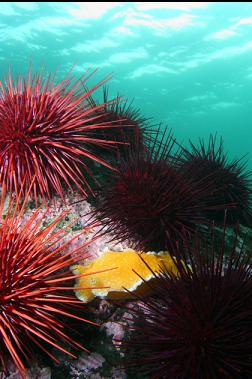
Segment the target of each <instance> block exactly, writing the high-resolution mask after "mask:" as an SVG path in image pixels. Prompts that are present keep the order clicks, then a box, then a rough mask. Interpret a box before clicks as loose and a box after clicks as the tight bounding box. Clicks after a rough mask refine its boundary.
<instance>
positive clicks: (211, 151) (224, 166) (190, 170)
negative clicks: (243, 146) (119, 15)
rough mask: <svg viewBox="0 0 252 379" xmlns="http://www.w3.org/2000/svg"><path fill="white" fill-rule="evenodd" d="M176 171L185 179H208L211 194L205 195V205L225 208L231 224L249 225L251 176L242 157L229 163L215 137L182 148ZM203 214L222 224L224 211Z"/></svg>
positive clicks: (251, 195)
mask: <svg viewBox="0 0 252 379" xmlns="http://www.w3.org/2000/svg"><path fill="white" fill-rule="evenodd" d="M179 166H180V169H181V170H182V172H183V176H184V177H185V178H191V177H193V178H195V179H197V180H200V179H204V178H206V179H208V180H211V181H212V184H213V186H212V188H209V189H210V190H211V191H209V192H208V193H207V192H206V202H207V203H208V204H211V205H215V204H217V203H222V204H223V205H225V206H226V207H227V208H229V210H228V213H227V218H226V222H227V223H228V224H230V225H235V224H236V223H237V222H238V221H239V222H240V223H242V224H245V225H250V224H251V220H252V190H251V183H252V176H251V172H249V171H248V170H247V167H246V162H245V161H244V159H243V158H240V159H233V160H229V158H228V155H227V154H226V153H225V151H224V146H223V140H222V138H220V141H219V143H218V142H217V136H216V135H214V136H213V135H210V138H209V140H208V143H205V142H204V141H203V140H200V141H199V145H198V146H197V145H195V144H193V143H192V142H191V143H190V148H189V149H185V148H183V153H182V154H181V156H180V164H179ZM205 215H206V216H207V217H208V218H210V219H213V220H214V221H215V222H217V223H220V224H222V223H223V220H224V208H223V209H218V210H216V209H214V208H213V209H212V210H207V211H206V212H205Z"/></svg>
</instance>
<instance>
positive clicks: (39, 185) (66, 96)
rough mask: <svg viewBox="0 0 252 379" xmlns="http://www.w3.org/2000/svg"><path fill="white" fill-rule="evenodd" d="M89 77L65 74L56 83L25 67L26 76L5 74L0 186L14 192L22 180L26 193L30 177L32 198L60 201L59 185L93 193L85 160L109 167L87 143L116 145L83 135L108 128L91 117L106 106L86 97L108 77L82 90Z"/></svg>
mask: <svg viewBox="0 0 252 379" xmlns="http://www.w3.org/2000/svg"><path fill="white" fill-rule="evenodd" d="M92 75H93V73H91V74H90V73H87V74H86V76H84V77H82V78H80V79H79V80H77V81H75V82H73V79H72V78H70V77H69V76H67V77H66V78H65V79H64V80H63V81H62V82H60V83H59V84H56V83H55V79H54V77H51V76H50V75H49V76H48V77H47V79H43V78H42V72H41V73H39V74H36V75H35V76H33V75H32V71H31V70H30V71H29V76H28V80H26V79H24V78H21V77H19V78H18V79H17V82H16V84H15V82H14V80H13V78H12V76H11V74H9V76H8V78H7V80H6V82H5V83H4V82H0V185H6V187H7V189H8V190H9V191H10V192H11V193H13V192H15V193H16V194H18V193H19V191H20V188H21V185H22V183H23V182H24V178H26V179H25V192H26V191H27V189H28V188H29V186H30V183H31V181H32V179H33V177H34V176H35V181H34V184H33V188H32V191H31V195H32V196H33V197H34V198H35V200H36V201H37V200H38V197H39V196H41V197H42V199H43V200H44V201H46V200H48V199H51V198H52V197H53V196H54V195H59V196H61V198H62V199H64V187H67V188H70V189H72V185H75V186H76V187H77V188H78V190H79V191H80V192H81V193H82V194H83V195H86V194H87V193H90V192H91V193H92V189H91V186H90V183H89V181H90V178H92V179H94V176H93V174H92V170H91V169H90V164H89V163H90V161H92V162H97V163H99V164H101V165H104V166H107V167H109V168H111V169H112V167H111V165H110V164H108V163H107V162H106V161H105V160H104V159H102V158H101V157H99V155H97V154H96V153H94V152H93V149H91V147H94V146H97V147H99V146H110V147H111V146H114V145H116V143H115V141H110V140H106V139H102V138H92V137H91V136H90V135H88V133H87V132H90V130H98V129H105V128H107V127H108V126H109V127H111V126H112V125H111V123H106V122H102V121H100V120H99V116H97V115H96V116H95V115H94V111H95V110H97V111H98V110H99V109H101V108H104V106H105V105H104V104H101V105H99V106H97V107H96V108H95V109H93V108H91V107H90V106H89V104H88V101H87V98H88V97H89V96H90V94H92V93H93V92H94V91H96V90H97V88H98V87H100V86H101V85H102V84H104V82H106V81H107V79H105V80H103V81H102V82H100V83H98V84H97V85H95V86H94V87H93V88H92V89H90V90H89V91H88V92H84V93H83V92H82V85H83V83H86V81H87V80H88V79H89V78H90V77H91V76H92ZM116 101H118V99H114V100H112V103H113V102H116ZM87 177H88V178H89V179H88V178H87Z"/></svg>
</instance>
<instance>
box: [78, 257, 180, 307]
mask: <svg viewBox="0 0 252 379" xmlns="http://www.w3.org/2000/svg"><path fill="white" fill-rule="evenodd" d="M72 270H73V272H74V274H76V275H77V276H78V279H77V283H76V287H75V293H76V296H77V297H78V298H79V299H80V300H82V301H84V302H89V301H91V300H93V299H94V298H95V297H98V298H102V299H104V298H106V299H132V298H134V297H135V295H137V296H147V295H149V294H150V293H149V292H150V290H151V287H150V286H149V285H148V282H149V281H150V280H155V278H156V277H157V275H158V274H159V273H161V272H163V271H164V270H165V271H168V272H170V273H174V274H175V275H176V274H177V271H178V270H177V267H176V264H175V263H174V259H173V258H172V257H171V256H170V254H169V253H168V252H160V253H154V252H147V253H143V252H137V251H134V250H127V251H123V252H119V251H107V252H106V253H104V254H103V255H102V256H100V257H99V258H97V259H95V260H93V261H92V262H89V263H88V264H86V265H83V266H81V265H75V266H73V267H72Z"/></svg>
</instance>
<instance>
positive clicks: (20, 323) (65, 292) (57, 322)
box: [0, 192, 95, 378]
mask: <svg viewBox="0 0 252 379" xmlns="http://www.w3.org/2000/svg"><path fill="white" fill-rule="evenodd" d="M28 195H29V192H28V193H27V194H26V196H25V200H24V203H23V205H22V207H21V209H20V205H18V204H19V203H17V204H16V205H15V204H14V203H13V201H11V203H9V204H8V202H7V204H8V207H7V210H5V213H3V209H4V208H5V207H4V196H2V201H1V207H0V208H1V211H0V220H1V226H0V257H1V258H0V366H1V365H3V367H5V366H6V362H7V361H8V359H9V358H11V359H12V360H13V362H14V364H15V365H16V366H17V368H18V370H19V372H20V374H21V376H22V378H27V376H26V370H25V368H26V365H27V364H29V363H30V361H31V359H32V356H33V352H34V348H35V347H36V349H37V350H38V351H40V352H45V353H47V354H48V355H49V356H50V357H51V358H53V359H54V360H55V361H56V362H58V358H57V356H56V355H55V352H53V349H54V350H61V351H62V352H64V353H66V354H68V355H70V356H72V357H76V356H75V353H74V351H76V350H78V349H84V347H83V346H82V345H81V343H79V342H78V341H77V340H75V338H74V337H73V330H72V329H73V328H68V326H67V323H66V321H67V320H68V319H75V321H76V320H80V321H83V322H87V323H90V324H95V323H93V322H91V321H88V320H86V318H85V317H83V316H84V314H83V303H82V304H81V302H80V301H79V300H77V299H76V297H75V296H74V293H73V290H74V279H75V278H76V275H73V274H72V272H71V270H70V269H69V266H70V265H72V264H74V263H76V262H77V259H78V257H80V256H81V258H83V257H85V253H86V249H87V247H85V246H79V247H77V248H75V249H71V246H70V243H71V242H72V241H73V240H75V239H76V238H77V237H78V235H77V236H75V237H71V238H69V239H68V241H67V242H65V241H64V239H63V238H64V236H65V235H66V228H67V227H68V226H69V225H68V226H67V227H64V228H59V229H56V228H57V225H58V224H59V223H60V222H61V220H62V219H63V218H64V217H65V216H66V214H65V213H63V214H61V215H60V216H58V217H57V218H56V219H55V220H54V221H53V222H51V224H50V225H48V226H46V227H45V228H43V227H42V226H43V222H44V221H45V219H46V215H47V212H48V211H47V210H45V211H41V209H37V210H36V211H35V212H34V213H33V214H31V215H30V216H28V217H27V216H25V215H24V210H25V207H26V205H27V198H28ZM20 197H21V193H20V194H19V196H18V199H17V200H18V202H19V201H20ZM6 199H7V198H6ZM5 204H6V202H5ZM83 232H84V231H83ZM83 232H81V233H83ZM74 256H75V257H74ZM80 305H82V309H81V307H80ZM68 329H69V330H68ZM85 350H86V349H85Z"/></svg>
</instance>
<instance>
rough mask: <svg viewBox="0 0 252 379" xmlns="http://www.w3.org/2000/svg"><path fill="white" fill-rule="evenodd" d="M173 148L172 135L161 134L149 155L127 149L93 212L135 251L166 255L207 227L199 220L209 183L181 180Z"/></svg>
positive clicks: (147, 150)
mask: <svg viewBox="0 0 252 379" xmlns="http://www.w3.org/2000/svg"><path fill="white" fill-rule="evenodd" d="M173 147H174V139H173V137H172V135H171V134H169V136H168V137H167V138H166V137H165V134H164V135H163V138H162V139H161V141H159V140H158V139H157V138H156V139H155V141H154V143H153V144H149V149H144V150H142V149H141V148H139V149H138V148H136V147H135V146H134V147H133V148H129V150H128V154H126V155H125V157H122V158H121V159H119V161H118V162H117V164H116V165H115V167H116V168H117V171H116V172H115V173H114V174H113V176H112V177H111V181H110V182H109V183H108V184H107V185H106V186H104V187H103V193H102V196H101V201H100V203H97V206H96V209H95V211H94V214H95V216H96V217H97V218H98V219H99V220H100V221H101V223H102V224H104V225H105V226H106V230H107V231H108V232H111V233H113V234H114V235H115V238H116V239H118V240H121V241H122V240H127V239H129V240H130V241H132V242H133V245H134V246H133V248H135V249H137V250H141V249H143V250H144V251H149V250H154V251H158V250H168V251H172V248H173V245H174V244H176V242H177V241H178V240H186V239H190V237H191V236H192V235H193V234H194V232H195V228H196V225H198V224H206V223H207V224H208V223H209V221H208V220H207V219H206V218H205V217H204V216H202V215H203V211H204V210H207V209H208V207H210V205H209V204H208V206H206V204H205V202H204V199H205V197H206V194H208V192H209V191H211V189H209V187H211V185H212V184H211V181H209V180H205V181H204V180H202V179H198V180H194V179H190V178H188V177H187V179H186V180H185V178H184V177H183V175H182V174H181V173H180V171H179V170H176V169H175V167H174V162H175V161H176V157H174V155H173V154H174V153H173ZM175 155H176V153H175ZM215 206H216V207H217V205H215Z"/></svg>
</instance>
